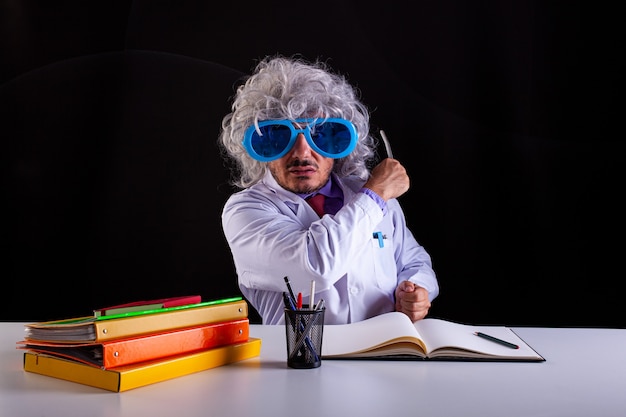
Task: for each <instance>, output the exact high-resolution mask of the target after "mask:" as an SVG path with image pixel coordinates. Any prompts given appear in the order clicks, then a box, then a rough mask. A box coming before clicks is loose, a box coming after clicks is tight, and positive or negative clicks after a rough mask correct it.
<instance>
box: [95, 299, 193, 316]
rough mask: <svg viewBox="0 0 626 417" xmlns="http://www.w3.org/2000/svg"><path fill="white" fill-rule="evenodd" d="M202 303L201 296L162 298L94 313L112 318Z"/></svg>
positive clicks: (101, 309)
mask: <svg viewBox="0 0 626 417" xmlns="http://www.w3.org/2000/svg"><path fill="white" fill-rule="evenodd" d="M201 301H202V297H201V296H199V295H184V296H181V297H169V298H160V299H157V300H148V301H134V302H132V303H126V304H119V305H116V306H111V307H104V308H99V309H97V310H94V311H93V314H94V316H96V317H100V316H110V315H112V314H122V313H130V312H132V311H144V310H154V309H157V308H168V307H178V306H184V305H187V304H196V303H200V302H201Z"/></svg>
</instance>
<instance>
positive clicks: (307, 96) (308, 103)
mask: <svg viewBox="0 0 626 417" xmlns="http://www.w3.org/2000/svg"><path fill="white" fill-rule="evenodd" d="M311 114H323V115H325V117H340V118H344V119H346V120H349V121H351V122H352V123H353V124H354V126H355V128H356V131H357V134H358V141H357V145H356V148H355V149H354V151H352V153H350V155H348V156H346V157H344V158H341V159H338V160H336V161H335V164H334V166H333V172H335V173H336V174H338V175H339V176H340V177H344V176H348V175H355V176H357V177H360V178H361V179H364V180H366V179H367V178H368V177H369V169H368V163H369V162H370V161H371V160H373V158H374V157H375V150H376V141H375V139H374V138H373V137H372V136H371V135H370V133H369V112H368V109H367V108H366V106H365V105H364V104H363V103H361V101H360V100H359V97H358V92H357V91H356V89H355V88H353V87H352V86H351V85H350V84H349V83H348V82H347V80H346V78H345V77H343V76H341V75H339V74H335V73H332V72H331V71H330V70H329V69H328V66H327V65H326V64H325V63H323V62H321V61H316V62H313V63H309V62H306V61H304V60H303V59H300V58H296V57H292V58H287V57H281V56H274V57H266V58H264V59H263V60H261V61H260V62H259V64H258V65H257V66H256V69H255V71H254V73H253V74H252V75H250V76H248V77H247V79H246V80H245V84H242V85H241V86H239V87H238V88H237V91H236V93H235V96H234V99H233V103H232V112H231V113H229V114H227V115H226V116H225V117H224V118H223V119H222V129H221V132H220V135H219V139H218V140H219V143H218V144H219V145H220V151H221V152H222V154H223V155H224V156H225V157H226V158H230V159H231V160H232V161H233V162H234V163H235V166H234V167H233V170H232V172H231V184H232V185H234V186H236V187H239V188H248V187H250V186H252V185H254V184H256V183H257V182H259V181H260V180H261V179H262V178H263V176H264V175H265V171H266V167H267V162H260V161H257V160H256V159H253V158H252V157H251V156H250V155H248V153H247V152H246V150H245V148H244V147H243V144H242V141H243V135H244V132H245V130H246V129H247V128H248V127H249V126H251V125H252V124H256V123H258V122H259V121H263V120H268V119H287V120H295V119H297V118H302V117H310V115H311Z"/></svg>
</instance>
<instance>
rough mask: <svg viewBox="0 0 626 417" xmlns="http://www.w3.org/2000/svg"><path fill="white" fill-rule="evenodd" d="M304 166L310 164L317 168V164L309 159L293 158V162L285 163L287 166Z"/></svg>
mask: <svg viewBox="0 0 626 417" xmlns="http://www.w3.org/2000/svg"><path fill="white" fill-rule="evenodd" d="M306 166H312V167H314V168H319V167H318V166H317V164H316V163H315V162H314V161H311V160H310V159H302V160H300V159H295V160H294V161H293V162H290V163H289V164H287V168H293V167H306Z"/></svg>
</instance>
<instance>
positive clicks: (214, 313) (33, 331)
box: [25, 299, 248, 343]
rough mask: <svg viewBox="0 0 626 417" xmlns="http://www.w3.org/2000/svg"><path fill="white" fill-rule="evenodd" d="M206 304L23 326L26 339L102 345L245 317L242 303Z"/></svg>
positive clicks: (245, 307)
mask: <svg viewBox="0 0 626 417" xmlns="http://www.w3.org/2000/svg"><path fill="white" fill-rule="evenodd" d="M206 304H207V303H201V304H199V305H196V304H190V305H188V306H180V307H171V308H169V309H163V310H162V311H160V310H148V311H145V312H135V313H132V314H133V315H131V316H128V317H121V318H110V319H105V318H98V319H96V318H95V317H92V316H90V317H79V318H77V319H70V320H58V321H51V322H40V323H31V324H26V325H25V327H26V340H28V341H33V340H38V341H46V342H58V343H72V342H73V343H78V342H83V343H86V342H104V341H107V340H115V339H122V338H125V337H132V336H139V335H142V334H148V333H157V332H163V331H166V330H173V329H180V328H183V327H191V326H197V325H200V324H207V323H217V322H221V321H230V320H239V319H242V318H248V303H247V302H246V301H245V300H242V299H238V300H237V301H229V302H217V303H216V304H210V302H209V304H208V305H206ZM157 311H159V312H157ZM113 317H117V316H113Z"/></svg>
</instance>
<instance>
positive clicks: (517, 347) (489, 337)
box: [474, 332, 519, 349]
mask: <svg viewBox="0 0 626 417" xmlns="http://www.w3.org/2000/svg"><path fill="white" fill-rule="evenodd" d="M474 334H475V335H476V336H478V337H482V338H483V339H487V340H491V341H492V342H495V343H498V344H500V345H502V346H506V347H510V348H511V349H519V346H517V345H515V344H513V343H510V342H507V341H506V340H502V339H498V338H497V337H493V336H489V335H488V334H485V333H482V332H475V333H474Z"/></svg>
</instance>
